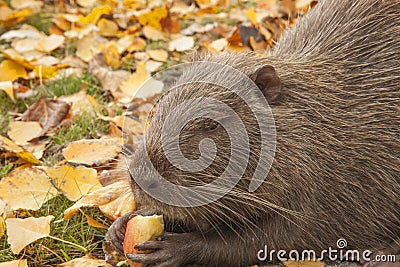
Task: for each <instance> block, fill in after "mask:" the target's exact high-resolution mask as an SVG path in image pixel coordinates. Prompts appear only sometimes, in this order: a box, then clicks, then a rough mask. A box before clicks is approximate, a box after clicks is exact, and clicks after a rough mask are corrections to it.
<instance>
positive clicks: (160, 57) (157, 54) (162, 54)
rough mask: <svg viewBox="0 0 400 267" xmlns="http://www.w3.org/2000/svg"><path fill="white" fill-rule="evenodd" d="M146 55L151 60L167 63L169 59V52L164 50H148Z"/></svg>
mask: <svg viewBox="0 0 400 267" xmlns="http://www.w3.org/2000/svg"><path fill="white" fill-rule="evenodd" d="M146 53H147V54H148V55H149V57H150V58H152V59H154V60H157V61H163V62H165V61H166V60H167V59H168V52H167V51H165V50H162V49H147V50H146Z"/></svg>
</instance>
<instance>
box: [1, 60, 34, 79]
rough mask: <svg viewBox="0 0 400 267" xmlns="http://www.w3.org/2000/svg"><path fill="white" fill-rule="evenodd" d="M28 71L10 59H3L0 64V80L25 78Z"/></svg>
mask: <svg viewBox="0 0 400 267" xmlns="http://www.w3.org/2000/svg"><path fill="white" fill-rule="evenodd" d="M27 77H28V73H27V72H26V70H25V68H24V67H23V66H22V65H20V64H18V63H16V62H14V61H12V60H8V59H6V60H3V61H2V62H1V64H0V82H4V81H14V80H16V79H18V78H27Z"/></svg>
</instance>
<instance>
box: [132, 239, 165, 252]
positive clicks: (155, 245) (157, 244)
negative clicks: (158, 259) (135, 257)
mask: <svg viewBox="0 0 400 267" xmlns="http://www.w3.org/2000/svg"><path fill="white" fill-rule="evenodd" d="M163 247H164V243H163V242H162V241H146V242H142V243H139V244H137V245H135V247H134V248H135V249H139V250H156V249H161V248H163Z"/></svg>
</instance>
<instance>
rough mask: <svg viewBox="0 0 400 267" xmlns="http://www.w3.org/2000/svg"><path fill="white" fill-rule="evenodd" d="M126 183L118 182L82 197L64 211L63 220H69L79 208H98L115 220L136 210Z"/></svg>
mask: <svg viewBox="0 0 400 267" xmlns="http://www.w3.org/2000/svg"><path fill="white" fill-rule="evenodd" d="M129 188H130V184H129V182H128V181H120V182H116V183H112V184H110V185H107V186H105V187H102V188H100V189H98V190H96V191H94V192H92V193H90V194H87V195H84V196H83V197H82V198H81V199H80V200H78V201H77V202H76V203H75V204H74V205H73V206H71V207H70V208H68V209H66V210H65V211H64V219H69V218H71V217H72V216H73V215H74V214H76V213H77V212H78V210H79V209H80V208H81V207H99V208H100V210H101V211H102V212H103V213H104V215H106V216H107V217H108V218H111V219H113V220H116V219H117V218H119V217H121V216H123V215H125V214H127V213H129V212H131V211H135V210H136V209H137V204H136V201H135V199H134V197H133V194H132V192H131V190H130V189H129Z"/></svg>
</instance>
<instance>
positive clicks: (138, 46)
mask: <svg viewBox="0 0 400 267" xmlns="http://www.w3.org/2000/svg"><path fill="white" fill-rule="evenodd" d="M145 47H146V41H145V40H144V39H143V38H140V37H136V38H135V39H134V40H133V41H132V43H131V44H130V45H129V46H128V47H127V48H126V51H128V52H130V53H131V52H136V51H140V50H142V49H143V48H145Z"/></svg>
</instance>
